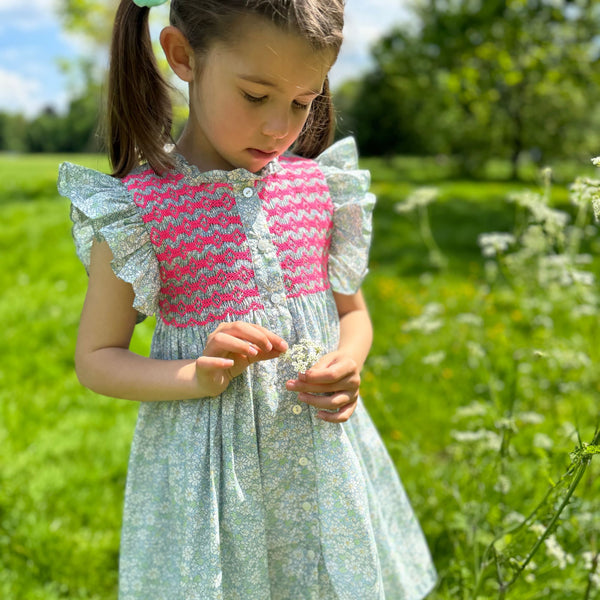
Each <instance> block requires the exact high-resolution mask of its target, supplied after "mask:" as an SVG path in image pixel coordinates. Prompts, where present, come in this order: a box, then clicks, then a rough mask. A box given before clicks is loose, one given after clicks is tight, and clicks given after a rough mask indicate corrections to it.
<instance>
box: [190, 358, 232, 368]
mask: <svg viewBox="0 0 600 600" xmlns="http://www.w3.org/2000/svg"><path fill="white" fill-rule="evenodd" d="M234 364H235V361H234V360H233V359H231V358H222V357H220V356H201V357H200V358H197V359H196V365H197V366H198V367H199V368H201V369H206V370H210V369H231V367H233V365H234Z"/></svg>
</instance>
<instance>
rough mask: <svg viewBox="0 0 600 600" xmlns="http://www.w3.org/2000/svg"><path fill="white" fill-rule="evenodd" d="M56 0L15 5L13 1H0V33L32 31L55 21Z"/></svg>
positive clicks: (33, 0) (31, 0) (32, 0)
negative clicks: (6, 30) (7, 30)
mask: <svg viewBox="0 0 600 600" xmlns="http://www.w3.org/2000/svg"><path fill="white" fill-rule="evenodd" d="M57 6H58V2H57V0H28V1H27V2H23V3H21V2H19V3H15V2H14V0H0V31H2V30H3V29H8V28H10V29H12V30H13V31H14V30H16V31H34V30H36V29H40V28H42V27H46V26H47V25H48V21H49V20H55V19H56V8H57Z"/></svg>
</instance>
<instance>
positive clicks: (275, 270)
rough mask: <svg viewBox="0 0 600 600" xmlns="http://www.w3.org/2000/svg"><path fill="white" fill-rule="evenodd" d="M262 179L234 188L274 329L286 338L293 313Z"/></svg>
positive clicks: (261, 293) (258, 279) (259, 283)
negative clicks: (273, 239)
mask: <svg viewBox="0 0 600 600" xmlns="http://www.w3.org/2000/svg"><path fill="white" fill-rule="evenodd" d="M263 185H264V183H263V182H261V181H257V182H256V187H251V184H250V183H249V182H246V183H242V184H238V185H237V186H236V187H235V188H234V193H235V195H236V198H238V207H239V208H238V209H239V214H240V217H241V218H242V223H243V225H244V230H245V234H246V238H247V240H248V245H249V247H250V251H251V253H252V262H253V265H254V277H255V281H256V285H257V286H258V291H259V293H260V297H261V299H262V301H263V305H264V309H265V312H266V313H267V317H268V318H269V322H270V327H271V329H272V330H273V331H274V332H275V333H277V334H279V335H281V336H282V337H283V338H286V337H289V335H290V332H291V330H292V317H291V314H290V312H289V310H288V308H287V305H286V293H285V285H284V281H283V273H282V271H281V265H280V264H279V262H278V260H277V253H276V251H275V248H274V246H273V243H272V241H271V232H270V231H269V226H268V223H267V219H266V214H265V212H264V210H263V207H262V199H261V196H260V190H261V189H262V186H263Z"/></svg>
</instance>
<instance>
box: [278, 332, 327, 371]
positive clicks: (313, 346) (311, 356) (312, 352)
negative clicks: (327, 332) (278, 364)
mask: <svg viewBox="0 0 600 600" xmlns="http://www.w3.org/2000/svg"><path fill="white" fill-rule="evenodd" d="M324 353H325V349H324V348H323V347H322V346H321V345H320V344H317V343H316V342H313V341H312V340H306V339H305V340H300V342H298V343H297V344H294V345H293V346H292V347H291V348H289V349H288V350H287V352H286V353H285V354H283V355H282V357H281V358H282V359H283V360H284V361H285V362H287V363H288V364H290V365H292V367H293V368H294V369H295V370H296V371H298V373H304V372H305V371H307V370H308V369H310V368H311V367H312V366H313V365H314V364H315V363H316V362H317V360H319V358H320V357H321V356H322V355H323V354H324Z"/></svg>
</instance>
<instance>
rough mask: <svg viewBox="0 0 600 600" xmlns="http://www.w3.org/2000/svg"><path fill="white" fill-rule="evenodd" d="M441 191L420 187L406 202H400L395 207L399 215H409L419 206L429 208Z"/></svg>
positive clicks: (434, 188)
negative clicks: (408, 213)
mask: <svg viewBox="0 0 600 600" xmlns="http://www.w3.org/2000/svg"><path fill="white" fill-rule="evenodd" d="M439 193H440V190H439V189H438V188H436V187H420V188H417V189H416V190H414V191H413V192H412V193H411V194H410V195H409V196H408V198H406V200H405V201H404V202H399V203H398V204H396V206H395V207H394V210H395V211H396V212H397V213H407V212H410V211H412V210H414V209H415V208H417V207H418V206H427V205H428V204H431V203H432V202H433V201H434V200H436V198H437V197H438V196H439Z"/></svg>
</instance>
